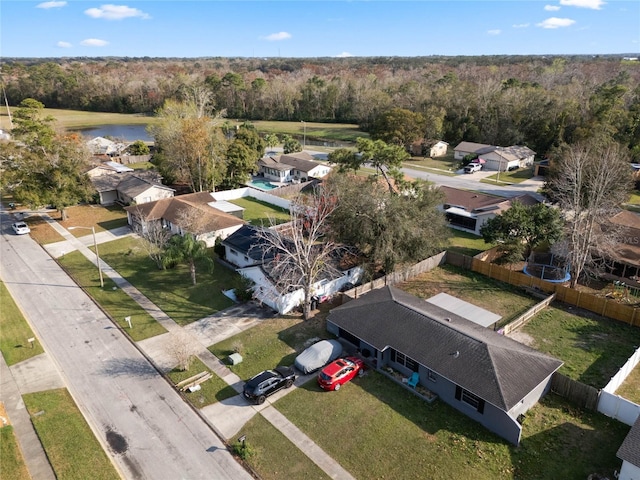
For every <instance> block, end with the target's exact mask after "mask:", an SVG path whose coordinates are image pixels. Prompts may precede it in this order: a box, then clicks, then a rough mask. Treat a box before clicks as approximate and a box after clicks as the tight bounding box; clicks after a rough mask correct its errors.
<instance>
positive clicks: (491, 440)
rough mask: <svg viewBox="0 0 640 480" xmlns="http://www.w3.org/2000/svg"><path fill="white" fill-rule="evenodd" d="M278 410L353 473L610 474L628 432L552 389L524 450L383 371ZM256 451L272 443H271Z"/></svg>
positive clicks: (531, 420)
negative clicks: (425, 398)
mask: <svg viewBox="0 0 640 480" xmlns="http://www.w3.org/2000/svg"><path fill="white" fill-rule="evenodd" d="M275 406H276V408H277V409H278V410H280V411H281V412H282V413H283V414H284V415H285V416H286V417H287V418H288V419H289V420H291V421H292V422H293V423H294V424H295V425H296V426H297V427H298V428H300V429H301V430H302V431H303V432H305V433H306V434H307V435H309V436H310V437H311V438H312V439H313V440H314V441H315V442H316V443H318V445H319V446H320V447H321V448H323V449H324V450H325V451H326V452H327V453H328V454H329V455H331V456H332V457H333V458H334V459H336V460H337V461H338V462H339V463H340V464H341V465H342V466H343V467H344V468H346V469H347V470H348V471H349V472H350V473H351V474H352V475H353V476H354V477H355V478H394V479H416V478H428V479H430V480H437V479H450V478H473V479H474V480H483V479H487V480H489V479H490V480H494V479H513V478H517V479H541V478H545V479H546V478H548V479H556V478H557V479H560V478H562V479H578V478H587V475H588V474H590V473H593V472H599V473H604V474H607V475H609V476H611V475H612V474H613V470H614V469H618V468H619V467H620V461H619V460H618V459H617V458H616V456H615V452H616V450H617V449H618V447H619V445H620V443H621V442H622V439H623V438H624V436H625V435H626V433H627V432H628V431H629V427H627V426H626V425H623V424H621V423H619V422H616V421H614V420H611V419H609V418H607V417H605V416H602V415H600V414H595V413H594V414H591V413H584V412H581V411H580V410H578V409H575V408H573V407H571V406H569V405H567V404H565V403H564V402H563V401H562V399H560V398H557V397H555V396H553V395H552V396H549V397H547V398H545V399H544V400H543V401H542V403H541V404H539V405H537V406H536V407H534V408H533V409H532V410H531V411H530V412H529V414H528V416H527V419H526V421H525V424H524V431H523V436H522V443H521V446H520V447H519V448H516V447H514V446H511V445H509V444H507V443H506V442H505V441H503V440H502V439H500V438H499V437H497V436H496V435H494V434H492V433H491V432H489V431H488V430H486V429H485V428H484V427H482V426H481V425H480V424H478V423H476V422H474V421H473V420H471V419H469V418H468V417H466V416H465V415H463V414H462V413H460V412H458V411H457V410H454V409H453V408H451V407H449V406H448V405H446V404H445V403H444V402H442V401H436V402H435V403H433V404H431V405H429V404H426V403H425V402H423V401H422V400H420V399H419V398H417V397H415V396H413V395H411V394H410V393H409V392H407V391H406V390H404V389H403V388H402V387H400V386H399V385H397V384H395V383H393V382H391V381H390V380H389V379H387V378H386V377H383V376H382V375H380V374H378V373H376V372H369V373H368V374H367V375H365V376H364V377H361V378H357V379H355V380H353V381H351V382H349V383H348V384H346V385H345V386H344V387H343V388H342V389H341V390H340V391H339V392H324V391H321V390H320V388H319V387H318V386H317V385H316V382H313V381H311V382H308V383H307V384H305V385H304V386H303V387H302V388H299V389H296V390H295V391H293V392H291V393H290V394H288V395H286V396H285V397H283V398H282V399H280V400H278V401H277V402H276V404H275ZM250 426H251V425H247V426H246V427H245V429H243V433H244V434H246V435H247V438H252V435H253V432H252V430H251V429H250V428H249V427H250ZM254 443H256V442H255V441H254ZM257 447H258V448H259V449H260V448H264V449H266V448H268V443H267V442H265V444H258V445H257ZM276 461H277V460H272V463H270V465H269V467H270V468H272V469H277V470H282V471H284V472H286V468H287V466H286V463H287V461H286V459H282V460H281V463H274V462H276ZM259 473H262V471H261V470H259ZM283 476H285V477H286V476H287V473H285V475H283ZM610 478H612V477H610Z"/></svg>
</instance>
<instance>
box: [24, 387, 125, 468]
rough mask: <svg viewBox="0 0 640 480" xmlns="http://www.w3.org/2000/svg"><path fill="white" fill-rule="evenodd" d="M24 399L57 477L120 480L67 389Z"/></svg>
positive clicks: (32, 395)
mask: <svg viewBox="0 0 640 480" xmlns="http://www.w3.org/2000/svg"><path fill="white" fill-rule="evenodd" d="M22 398H23V400H24V403H25V405H26V406H27V410H28V412H29V415H31V422H32V423H33V426H34V428H35V430H36V433H37V434H38V437H39V438H40V442H41V443H42V446H43V447H44V450H45V452H46V453H47V457H48V458H49V462H51V466H52V467H53V470H54V472H55V474H56V477H57V478H60V479H65V480H75V479H77V480H85V479H87V478H91V479H92V480H110V479H113V480H118V479H119V478H120V476H119V475H118V472H117V471H116V469H115V468H114V466H113V465H112V463H111V461H110V460H109V458H108V457H107V455H106V454H105V452H104V451H103V450H102V446H101V445H100V443H99V442H98V440H97V439H96V438H95V437H94V435H93V432H92V431H91V429H90V428H89V425H87V423H86V422H85V419H84V418H83V417H82V414H81V413H80V411H79V410H78V407H77V406H76V404H75V403H74V401H73V399H72V398H71V395H69V392H68V391H67V390H66V389H57V390H48V391H46V392H39V393H29V394H27V395H23V397H22Z"/></svg>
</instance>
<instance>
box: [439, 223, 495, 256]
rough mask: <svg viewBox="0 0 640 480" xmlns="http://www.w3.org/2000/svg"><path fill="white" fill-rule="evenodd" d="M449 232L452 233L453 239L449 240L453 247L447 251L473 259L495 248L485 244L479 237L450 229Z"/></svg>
mask: <svg viewBox="0 0 640 480" xmlns="http://www.w3.org/2000/svg"><path fill="white" fill-rule="evenodd" d="M449 231H450V232H451V238H450V239H449V241H450V244H451V246H450V247H449V248H447V250H451V251H453V252H458V253H462V254H463V255H468V256H470V257H473V256H475V255H477V254H479V253H481V252H484V251H485V250H489V249H490V248H491V247H493V245H490V244H487V243H485V242H484V240H483V238H482V237H478V236H477V235H474V234H473V233H468V232H463V231H462V230H456V229H455V228H450V229H449Z"/></svg>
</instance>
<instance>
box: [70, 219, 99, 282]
mask: <svg viewBox="0 0 640 480" xmlns="http://www.w3.org/2000/svg"><path fill="white" fill-rule="evenodd" d="M75 228H84V229H85V230H91V233H92V234H93V248H94V249H95V251H96V262H97V264H98V273H100V288H104V278H103V277H102V266H101V265H100V254H99V253H98V241H97V240H96V229H95V227H94V226H93V225H92V226H91V227H79V226H75V227H69V230H73V229H75Z"/></svg>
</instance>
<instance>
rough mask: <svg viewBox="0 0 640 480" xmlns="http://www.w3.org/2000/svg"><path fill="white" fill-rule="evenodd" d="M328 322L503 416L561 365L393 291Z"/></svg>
mask: <svg viewBox="0 0 640 480" xmlns="http://www.w3.org/2000/svg"><path fill="white" fill-rule="evenodd" d="M327 321H328V322H332V323H334V324H335V325H337V326H338V327H340V328H342V329H344V330H346V331H347V332H349V333H351V334H352V335H355V336H356V337H359V338H361V339H362V340H364V341H365V342H367V343H369V344H371V345H372V346H373V347H375V348H376V349H378V350H380V351H383V350H385V349H386V348H394V349H396V350H397V351H399V352H402V353H404V354H405V355H407V356H409V357H411V358H412V359H414V360H415V361H417V362H418V363H420V364H422V365H424V366H426V367H427V368H429V369H431V370H433V371H435V372H437V373H438V374H440V375H442V376H444V377H446V378H447V379H449V380H450V381H452V382H454V383H455V384H457V385H459V386H461V387H463V388H464V389H466V390H468V391H470V392H472V393H474V394H475V395H477V396H479V397H481V398H483V399H484V400H486V401H487V402H489V403H491V404H493V405H495V406H496V407H498V408H501V409H503V410H505V411H508V410H510V409H511V408H512V407H514V406H515V405H517V404H518V402H519V401H520V400H522V399H523V398H524V397H525V396H526V395H527V394H528V393H529V392H531V390H533V389H534V388H535V387H537V386H538V385H539V384H540V383H542V382H543V381H544V380H545V379H546V378H548V377H549V376H550V375H551V374H553V373H554V372H555V371H556V370H557V369H558V368H560V366H561V365H562V362H561V361H560V360H557V359H555V358H553V357H550V356H547V355H545V354H543V353H540V352H538V351H536V350H534V349H532V348H530V347H527V346H526V345H523V344H521V343H518V342H516V341H515V340H512V339H510V338H508V337H505V336H503V335H500V334H498V333H496V332H494V331H493V330H489V329H486V328H483V327H480V326H478V325H476V324H474V323H473V322H470V321H468V320H465V319H464V318H462V317H459V316H457V315H455V314H453V313H451V312H448V311H446V310H444V309H442V308H440V307H437V306H436V305H432V304H430V303H427V302H426V301H425V300H423V299H420V298H418V297H415V296H413V295H411V294H409V293H406V292H403V291H402V290H398V289H397V288H395V287H391V286H387V287H384V288H381V289H377V290H373V291H371V292H368V293H366V294H364V295H362V296H361V297H359V298H357V299H355V300H352V301H350V302H348V303H346V304H344V305H341V306H340V307H337V308H334V309H333V310H332V311H331V313H330V314H329V317H328V318H327Z"/></svg>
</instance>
